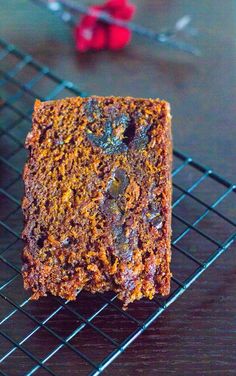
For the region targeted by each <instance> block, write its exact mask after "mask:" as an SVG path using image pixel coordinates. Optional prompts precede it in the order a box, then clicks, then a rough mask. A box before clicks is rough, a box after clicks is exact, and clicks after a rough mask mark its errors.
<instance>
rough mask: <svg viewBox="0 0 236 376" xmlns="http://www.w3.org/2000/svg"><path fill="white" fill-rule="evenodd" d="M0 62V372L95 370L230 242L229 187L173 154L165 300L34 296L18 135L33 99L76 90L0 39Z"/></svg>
mask: <svg viewBox="0 0 236 376" xmlns="http://www.w3.org/2000/svg"><path fill="white" fill-rule="evenodd" d="M0 61H1V67H0V150H1V154H0V246H1V250H0V301H1V302H0V304H1V309H0V334H1V337H0V338H1V340H0V341H1V342H0V364H1V371H0V372H2V374H3V375H7V374H8V370H9V369H11V370H14V372H15V373H14V375H17V374H20V375H22V374H25V375H27V376H30V375H33V374H40V375H41V374H43V375H44V374H51V375H66V374H67V372H66V370H67V366H68V364H69V363H68V362H73V364H74V365H75V374H77V372H78V369H79V370H80V375H87V374H90V375H98V374H100V373H101V372H102V371H103V370H104V369H105V368H106V367H107V366H108V365H109V364H110V363H111V362H112V361H113V360H114V359H115V358H116V357H117V356H118V355H119V354H121V353H122V352H123V351H124V350H125V349H126V348H127V347H128V346H129V345H130V344H131V343H132V342H133V341H134V339H135V338H137V337H138V336H139V335H140V334H141V333H143V332H144V331H145V330H146V329H147V327H148V326H149V325H150V324H151V323H152V322H153V321H154V320H155V319H157V317H158V316H160V315H161V314H162V313H163V312H164V311H165V310H166V309H167V308H168V307H169V306H170V305H171V304H172V303H173V302H174V301H175V300H176V299H177V298H178V297H179V296H180V295H181V294H183V293H184V292H185V291H186V290H187V289H188V287H189V286H190V285H191V284H192V283H193V282H194V281H195V280H196V279H198V278H199V276H200V275H201V274H202V273H203V272H204V271H205V270H206V269H207V268H208V267H209V266H210V265H211V264H212V263H213V262H214V261H215V260H216V259H217V258H218V257H219V256H220V255H221V254H222V253H223V252H224V251H226V250H227V249H228V248H229V247H230V245H231V244H232V243H233V241H234V240H235V238H236V230H235V222H234V213H233V211H234V210H233V200H235V191H236V186H235V185H232V184H231V183H230V182H228V181H226V180H225V179H224V178H222V177H221V176H219V175H217V174H215V173H214V172H213V171H212V170H210V169H209V168H207V167H204V166H202V165H200V164H199V163H197V162H195V161H193V160H192V158H190V157H187V156H185V155H183V154H182V153H181V152H179V151H176V150H175V151H174V170H173V186H174V197H173V229H174V234H173V241H172V249H173V262H172V270H173V275H174V276H173V278H172V288H171V294H170V296H169V297H168V298H166V299H163V298H155V299H154V300H153V301H147V300H142V301H140V302H136V303H134V304H133V305H131V306H130V307H129V309H128V311H122V309H121V306H120V303H119V301H117V299H116V296H115V295H113V294H101V295H100V294H97V295H96V296H93V295H90V294H86V293H84V292H82V293H80V294H79V296H78V299H77V301H76V302H67V301H63V300H61V299H58V298H54V297H48V298H45V299H42V300H41V301H39V302H33V301H31V300H30V299H29V294H28V293H27V292H25V291H24V290H23V287H22V281H21V276H20V252H21V249H22V244H21V240H20V231H21V226H22V218H21V210H20V199H21V196H22V183H21V169H22V165H23V163H24V161H25V153H24V149H23V141H24V137H25V135H26V133H27V132H28V130H29V129H30V123H31V111H32V106H33V102H34V99H35V97H37V98H41V99H54V98H59V97H65V96H69V95H74V94H76V95H83V93H81V92H80V91H79V90H78V89H77V88H76V87H75V86H74V85H73V84H72V83H71V82H68V81H64V80H61V79H60V78H58V77H57V76H55V75H54V74H53V73H52V72H51V71H50V70H49V69H48V68H47V67H45V66H42V65H40V64H39V63H37V62H36V61H35V60H34V59H33V58H32V56H30V55H27V54H24V53H22V52H20V51H19V50H18V49H16V47H15V46H13V45H10V44H7V43H6V42H4V41H2V40H0ZM209 192H211V195H210V197H209ZM222 228H223V229H224V231H223V232H222ZM219 229H221V231H219ZM219 234H220V235H219ZM62 323H63V325H62ZM62 326H63V327H62ZM42 343H44V346H42ZM97 347H99V349H100V350H99V353H98V351H97ZM14 364H16V365H15V366H14ZM17 364H18V365H17ZM19 364H21V369H20V370H19ZM14 367H15V368H14ZM11 374H13V373H11ZM70 374H71V370H70Z"/></svg>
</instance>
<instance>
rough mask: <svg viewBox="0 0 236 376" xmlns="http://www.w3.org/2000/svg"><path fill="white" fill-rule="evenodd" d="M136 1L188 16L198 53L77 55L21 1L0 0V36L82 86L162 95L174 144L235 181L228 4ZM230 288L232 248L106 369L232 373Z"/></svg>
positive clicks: (148, 12)
mask: <svg viewBox="0 0 236 376" xmlns="http://www.w3.org/2000/svg"><path fill="white" fill-rule="evenodd" d="M133 2H134V3H136V4H137V16H136V21H137V22H139V23H140V24H143V25H146V26H148V27H151V28H154V29H156V30H160V29H161V28H163V27H165V26H168V27H169V26H170V25H173V24H174V22H175V20H177V19H178V18H179V17H181V16H182V15H184V14H190V15H192V17H193V26H195V27H196V28H197V29H198V30H199V35H198V36H197V38H196V40H195V41H193V42H192V43H194V44H195V45H197V46H198V47H199V48H200V50H201V52H202V56H201V57H198V58H196V57H192V56H188V55H186V54H184V53H179V52H175V51H171V50H167V49H165V48H163V47H161V46H158V45H157V46H156V45H154V44H153V43H151V42H148V41H146V40H144V39H141V38H140V37H136V36H135V37H134V39H133V42H132V44H131V45H130V46H129V47H128V48H126V49H125V50H123V51H121V52H117V53H112V52H107V51H103V52H101V53H88V54H85V55H79V54H77V53H76V52H75V51H74V45H73V39H72V37H71V31H70V29H69V28H68V26H67V25H64V24H63V23H62V22H61V21H60V20H59V19H57V18H56V17H55V16H53V15H51V14H50V13H48V12H47V11H46V10H43V9H40V8H38V7H37V6H35V5H33V4H31V3H30V2H29V1H26V0H25V1H23V0H21V1H16V0H8V1H7V2H2V4H1V14H0V33H1V36H2V37H4V38H5V39H7V40H8V41H9V42H11V43H15V44H16V45H17V46H19V47H20V48H22V49H24V50H25V51H27V52H30V53H31V54H32V55H33V56H34V57H35V58H37V59H38V60H40V61H41V62H43V63H45V64H47V65H49V67H51V68H53V69H54V70H55V71H56V72H57V73H58V74H59V75H60V76H62V77H64V78H65V79H68V80H71V81H73V82H75V83H76V84H78V85H79V87H80V88H81V89H82V90H86V91H87V92H89V93H93V94H97V95H99V94H101V95H133V96H142V97H146V96H151V97H157V96H158V97H161V98H165V99H167V100H169V101H170V103H171V105H172V113H173V133H174V141H175V146H176V147H177V148H178V149H180V150H182V151H184V152H186V153H187V154H189V155H191V156H192V157H194V158H196V159H197V160H198V161H200V162H202V163H204V164H206V165H209V166H211V167H212V168H213V169H214V170H216V171H217V172H218V173H220V174H223V175H224V176H225V177H226V178H228V179H231V180H234V181H235V172H236V169H235V157H236V153H235V140H236V124H235V121H236V120H235V119H236V105H235V98H236V73H235V72H236V44H235V32H236V22H235V21H236V20H235V15H236V3H235V1H234V0H227V1H224V2H223V1H216V0H201V1H198V2H196V1H194V0H171V1H170V0H145V2H144V1H141V0H136V1H133ZM84 3H86V2H84ZM210 194H211V192H209V195H210ZM219 231H221V230H219ZM223 231H224V228H222V232H223ZM235 291H236V258H235V252H234V250H233V249H231V250H229V251H228V252H227V253H226V254H224V255H223V256H222V257H221V258H220V259H219V260H218V261H217V262H216V263H215V264H214V266H213V267H211V268H210V269H209V271H207V272H206V273H205V274H204V275H203V276H202V277H201V279H200V280H199V281H198V282H197V283H196V284H195V285H194V286H193V287H192V288H191V289H190V290H189V291H188V292H187V293H186V294H184V296H183V297H182V298H180V299H179V300H178V301H177V302H175V303H174V304H173V305H172V306H171V307H170V309H169V310H167V311H166V312H165V313H164V314H163V315H162V316H161V317H160V319H159V320H158V321H157V322H154V323H153V325H152V326H151V327H150V329H148V330H147V331H146V332H145V334H143V335H142V336H141V337H139V338H138V339H137V340H136V342H135V343H134V344H133V345H132V346H131V347H130V348H129V349H128V350H127V351H126V352H125V353H124V354H123V355H122V356H120V357H119V358H118V359H117V360H116V361H115V362H114V363H113V364H112V365H111V366H110V367H109V368H108V369H107V370H106V371H105V373H104V374H105V375H114V376H121V375H122V376H123V375H130V376H132V375H139V374H140V375H148V376H154V375H181V376H182V375H189V376H192V375H235V374H236V371H235V366H236V299H235ZM97 351H98V352H99V351H100V350H99V347H98V348H97ZM72 371H74V370H73V362H72V363H71V372H72ZM68 374H69V373H68ZM72 374H74V373H73V372H72ZM12 375H13V373H12ZM78 375H79V373H78Z"/></svg>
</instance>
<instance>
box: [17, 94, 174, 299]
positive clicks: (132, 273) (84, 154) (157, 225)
mask: <svg viewBox="0 0 236 376" xmlns="http://www.w3.org/2000/svg"><path fill="white" fill-rule="evenodd" d="M26 147H27V148H28V150H29V159H28V162H27V164H26V166H25V169H24V174H23V179H24V183H25V197H24V199H23V203H22V208H23V213H24V217H25V228H24V231H23V238H24V239H25V240H26V245H25V248H24V250H23V268H22V273H23V278H24V286H25V288H31V289H32V291H33V298H35V299H37V298H39V297H40V296H44V295H47V293H48V292H50V293H52V294H54V295H58V296H61V297H63V298H65V299H75V298H76V295H77V293H78V291H79V290H80V289H86V290H88V291H90V292H92V293H95V292H103V291H108V290H113V291H115V292H116V293H117V294H118V297H119V298H120V299H121V300H122V301H123V302H124V305H125V306H126V305H127V304H128V303H129V302H132V301H134V300H136V299H140V298H142V297H148V298H150V299H151V298H153V296H154V294H155V293H160V294H162V295H166V294H168V293H169V289H170V277H171V273H170V259H171V251H170V237H171V222H170V221H171V219H170V218H171V162H172V141H171V117H170V109H169V104H168V103H167V102H165V101H161V100H159V99H156V100H153V99H135V98H130V97H125V98H114V97H89V98H80V97H77V98H66V99H62V100H57V101H50V102H40V101H36V102H35V109H34V115H33V126H32V130H31V132H30V133H29V134H28V136H27V139H26Z"/></svg>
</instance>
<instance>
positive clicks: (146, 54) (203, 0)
mask: <svg viewBox="0 0 236 376" xmlns="http://www.w3.org/2000/svg"><path fill="white" fill-rule="evenodd" d="M101 2H102V1H85V0H83V1H80V2H78V3H80V4H84V5H88V4H94V3H101ZM132 2H133V3H134V4H135V5H136V6H137V11H136V15H135V18H134V21H135V22H136V23H138V24H140V25H143V26H146V27H149V28H151V29H153V30H156V31H161V30H163V29H166V28H171V27H172V26H173V25H174V24H175V22H176V21H177V20H178V19H179V18H181V17H182V16H184V15H190V16H191V17H192V22H191V26H193V27H194V28H196V29H197V30H198V35H197V36H196V37H195V38H191V40H190V43H191V44H192V45H194V46H196V47H198V48H199V49H200V51H201V56H200V57H195V56H191V55H189V54H186V53H184V52H181V51H175V50H171V49H169V48H168V49H167V48H166V47H165V46H163V45H158V44H155V43H153V42H152V41H149V40H147V39H144V38H142V37H139V36H137V35H133V39H132V42H131V43H130V45H129V46H127V47H126V48H124V49H123V50H121V51H117V52H113V51H100V52H88V53H84V54H83V53H78V52H76V50H75V43H74V39H73V32H72V29H71V28H70V26H69V25H68V24H65V23H63V22H62V21H61V19H60V18H59V17H57V16H55V15H54V14H53V13H51V12H49V11H48V10H47V9H43V8H40V7H38V6H37V5H35V4H34V3H33V2H31V1H30V0H8V1H1V20H0V33H1V36H2V37H4V38H5V39H7V41H8V42H11V43H15V44H16V45H17V46H18V47H21V48H22V49H23V50H25V51H26V52H29V53H31V54H32V55H33V56H34V57H35V58H37V59H38V60H39V61H40V62H42V63H44V64H46V65H48V66H49V67H50V68H53V69H54V71H56V73H58V74H59V75H60V76H62V77H63V78H65V79H67V80H71V81H73V82H74V83H76V84H77V85H78V86H79V88H80V89H82V90H84V91H86V92H87V93H89V94H96V95H132V96H136V97H160V98H163V99H166V100H168V101H169V102H170V103H171V106H172V113H173V133H174V142H175V147H176V148H178V149H181V151H183V152H186V153H188V154H191V156H193V157H195V158H196V159H197V160H199V161H200V162H201V163H204V164H206V165H210V166H211V167H212V168H214V169H216V171H217V172H219V173H224V175H225V176H226V177H228V178H229V179H232V180H233V178H234V176H235V172H236V171H235V156H236V155H235V154H236V153H235V140H236V126H235V118H236V105H235V98H236V69H235V68H236V38H235V34H236V2H235V1H234V0H227V1H224V2H222V1H216V0H200V1H195V0H145V1H143V0H133V1H132Z"/></svg>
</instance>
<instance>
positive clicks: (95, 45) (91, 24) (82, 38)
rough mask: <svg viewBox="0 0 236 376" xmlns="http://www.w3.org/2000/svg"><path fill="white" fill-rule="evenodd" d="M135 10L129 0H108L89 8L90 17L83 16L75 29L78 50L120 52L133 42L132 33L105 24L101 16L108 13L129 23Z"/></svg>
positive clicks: (123, 28) (119, 27)
mask: <svg viewBox="0 0 236 376" xmlns="http://www.w3.org/2000/svg"><path fill="white" fill-rule="evenodd" d="M135 9H136V8H135V6H134V5H133V4H130V3H129V2H128V0H107V1H106V2H105V4H103V5H94V6H91V7H89V15H85V16H83V17H82V18H81V20H80V23H79V24H78V25H77V26H76V28H75V41H76V49H77V50H78V51H81V52H85V51H88V50H101V49H104V48H108V49H111V50H118V49H121V48H123V47H125V46H126V45H127V44H128V43H129V41H130V40H131V36H132V33H131V31H130V30H128V29H126V28H125V27H121V26H116V25H113V24H112V25H111V24H108V23H106V22H103V21H101V20H99V15H100V14H101V13H104V12H106V13H108V14H109V15H110V16H111V17H113V18H114V19H118V20H123V21H129V20H131V19H132V17H133V15H134V13H135Z"/></svg>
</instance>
